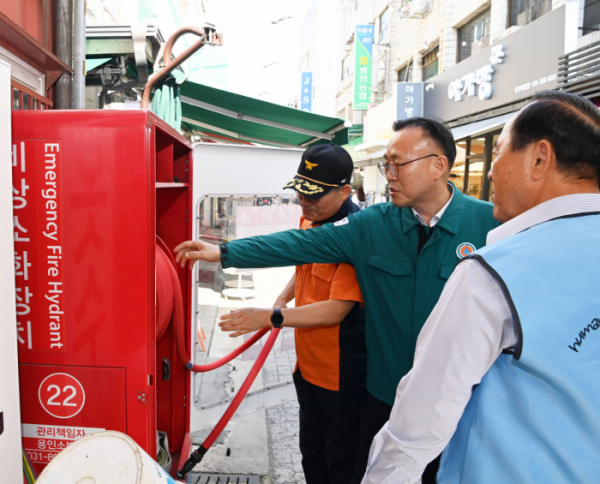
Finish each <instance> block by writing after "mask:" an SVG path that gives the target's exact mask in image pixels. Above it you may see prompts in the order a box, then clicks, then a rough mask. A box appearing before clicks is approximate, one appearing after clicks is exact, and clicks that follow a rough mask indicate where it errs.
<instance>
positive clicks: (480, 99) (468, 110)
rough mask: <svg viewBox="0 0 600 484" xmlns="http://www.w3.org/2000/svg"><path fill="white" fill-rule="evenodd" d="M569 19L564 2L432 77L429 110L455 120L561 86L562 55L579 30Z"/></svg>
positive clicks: (427, 112)
mask: <svg viewBox="0 0 600 484" xmlns="http://www.w3.org/2000/svg"><path fill="white" fill-rule="evenodd" d="M568 19H570V16H567V15H566V6H564V5H563V6H562V7H560V8H558V9H555V10H553V11H551V12H549V13H547V14H546V15H543V16H542V17H540V18H538V19H537V20H535V21H533V22H531V23H530V24H528V25H526V26H524V27H523V28H521V29H519V30H517V31H516V32H514V33H512V34H510V35H508V36H507V37H505V38H503V39H502V42H501V43H499V44H494V45H491V46H489V47H487V48H485V49H482V50H481V51H479V52H477V53H475V54H473V55H472V56H470V57H468V58H466V59H465V60H463V61H461V62H459V63H458V64H456V65H455V66H454V67H451V68H449V69H447V70H445V71H444V72H442V73H441V74H438V75H437V76H434V77H432V78H431V79H429V80H428V81H427V82H425V90H424V91H425V92H424V111H425V116H431V117H435V118H439V119H442V120H444V121H452V120H456V119H458V118H461V117H464V116H469V115H472V114H476V113H480V112H483V111H488V110H490V109H494V108H496V107H500V106H505V105H507V104H513V103H516V102H519V101H522V100H524V99H526V98H528V97H531V96H532V95H533V94H534V93H535V92H536V91H540V90H543V89H557V88H558V76H557V74H558V68H559V66H558V61H559V57H560V56H562V55H563V54H564V52H565V45H566V44H567V45H569V46H570V45H571V40H572V39H571V36H572V31H573V32H577V26H576V25H571V22H570V21H569V22H567V20H568ZM575 20H576V19H575Z"/></svg>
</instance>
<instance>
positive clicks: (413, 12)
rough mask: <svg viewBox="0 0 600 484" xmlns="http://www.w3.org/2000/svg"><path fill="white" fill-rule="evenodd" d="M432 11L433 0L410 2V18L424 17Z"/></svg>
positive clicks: (414, 0)
mask: <svg viewBox="0 0 600 484" xmlns="http://www.w3.org/2000/svg"><path fill="white" fill-rule="evenodd" d="M429 12H431V0H412V1H411V2H410V14H409V17H410V18H423V17H425V15H427V14H428V13H429Z"/></svg>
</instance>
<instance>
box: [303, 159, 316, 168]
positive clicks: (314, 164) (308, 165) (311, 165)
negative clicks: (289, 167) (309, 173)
mask: <svg viewBox="0 0 600 484" xmlns="http://www.w3.org/2000/svg"><path fill="white" fill-rule="evenodd" d="M304 163H306V169H307V170H312V169H313V168H314V167H315V166H319V164H318V163H311V162H310V161H308V160H304Z"/></svg>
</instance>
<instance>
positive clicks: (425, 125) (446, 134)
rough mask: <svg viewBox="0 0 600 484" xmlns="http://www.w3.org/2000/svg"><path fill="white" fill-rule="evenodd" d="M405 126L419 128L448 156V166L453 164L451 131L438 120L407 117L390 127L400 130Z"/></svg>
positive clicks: (453, 145) (454, 157) (453, 144)
mask: <svg viewBox="0 0 600 484" xmlns="http://www.w3.org/2000/svg"><path fill="white" fill-rule="evenodd" d="M406 128H421V129H422V130H423V134H424V135H425V137H427V138H429V139H431V140H432V141H434V142H435V143H436V144H437V145H438V146H439V147H440V150H441V151H442V153H443V155H444V156H445V157H446V158H448V163H449V164H450V168H452V165H454V160H455V159H456V144H455V143H454V136H452V131H450V129H449V128H448V127H447V126H446V125H445V124H444V123H441V122H440V121H437V120H435V119H431V118H425V117H416V118H408V119H403V120H399V121H394V124H393V125H392V129H393V130H394V131H401V130H403V129H406Z"/></svg>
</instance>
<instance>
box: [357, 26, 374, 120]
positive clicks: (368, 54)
mask: <svg viewBox="0 0 600 484" xmlns="http://www.w3.org/2000/svg"><path fill="white" fill-rule="evenodd" d="M354 55H355V58H354V103H353V108H354V109H363V110H366V109H368V108H369V104H370V102H371V75H372V68H373V26H372V25H357V26H356V33H355V35H354Z"/></svg>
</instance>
